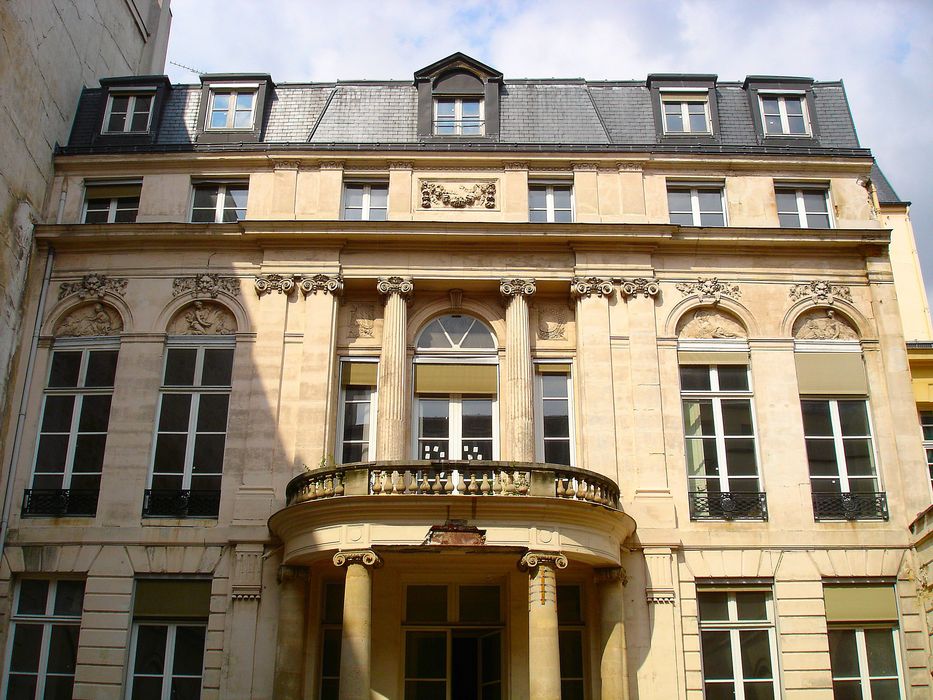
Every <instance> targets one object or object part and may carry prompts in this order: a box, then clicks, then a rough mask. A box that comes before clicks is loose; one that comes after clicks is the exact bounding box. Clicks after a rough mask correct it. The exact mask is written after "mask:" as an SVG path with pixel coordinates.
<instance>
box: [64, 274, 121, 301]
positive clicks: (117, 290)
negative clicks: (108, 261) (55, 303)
mask: <svg viewBox="0 0 933 700" xmlns="http://www.w3.org/2000/svg"><path fill="white" fill-rule="evenodd" d="M126 285H127V279H126V278H125V277H109V276H107V275H101V274H98V273H96V272H92V273H90V274H87V275H84V277H82V278H81V279H80V280H78V281H77V282H62V283H61V285H59V287H58V300H59V301H61V300H62V299H64V298H66V297H70V296H72V295H73V294H77V295H78V297H79V298H81V299H88V298H92V297H93V298H97V299H103V298H104V295H106V294H108V293H109V294H115V295H116V296H118V297H123V296H125V295H126Z"/></svg>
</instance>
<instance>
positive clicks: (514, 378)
mask: <svg viewBox="0 0 933 700" xmlns="http://www.w3.org/2000/svg"><path fill="white" fill-rule="evenodd" d="M499 291H501V292H502V294H503V295H504V296H505V297H506V311H505V367H506V385H507V390H508V391H507V398H506V407H507V408H506V411H507V412H506V417H507V419H508V430H509V435H510V437H511V440H510V443H509V454H507V455H504V457H505V458H506V459H511V460H515V461H522V462H532V461H534V458H535V423H534V373H533V368H532V366H531V331H530V329H529V323H528V297H530V296H531V295H533V294H534V293H535V281H534V280H533V279H506V280H502V282H501V284H500V285H499Z"/></svg>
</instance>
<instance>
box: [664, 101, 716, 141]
mask: <svg viewBox="0 0 933 700" xmlns="http://www.w3.org/2000/svg"><path fill="white" fill-rule="evenodd" d="M661 107H662V109H663V112H664V133H665V134H708V133H710V119H709V100H708V97H707V95H706V94H705V93H703V94H700V93H697V94H695V95H693V94H678V93H671V94H663V93H662V95H661Z"/></svg>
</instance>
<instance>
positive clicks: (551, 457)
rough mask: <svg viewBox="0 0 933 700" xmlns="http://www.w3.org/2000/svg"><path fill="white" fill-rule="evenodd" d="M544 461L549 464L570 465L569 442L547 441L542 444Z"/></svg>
mask: <svg viewBox="0 0 933 700" xmlns="http://www.w3.org/2000/svg"><path fill="white" fill-rule="evenodd" d="M544 461H545V462H548V463H549V464H566V465H568V466H569V465H570V461H571V460H570V440H547V441H545V443H544Z"/></svg>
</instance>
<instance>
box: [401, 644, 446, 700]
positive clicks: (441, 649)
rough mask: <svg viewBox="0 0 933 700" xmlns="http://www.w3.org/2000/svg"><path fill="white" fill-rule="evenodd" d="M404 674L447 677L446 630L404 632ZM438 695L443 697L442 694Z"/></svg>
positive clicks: (408, 675) (412, 676) (417, 676)
mask: <svg viewBox="0 0 933 700" xmlns="http://www.w3.org/2000/svg"><path fill="white" fill-rule="evenodd" d="M405 676H406V677H407V678H440V679H445V678H447V633H446V632H408V633H406V635H405ZM438 685H440V684H438ZM419 697H420V696H419ZM432 697H433V696H432ZM440 697H442V698H443V697H444V695H443V694H442V695H441V696H440Z"/></svg>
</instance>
